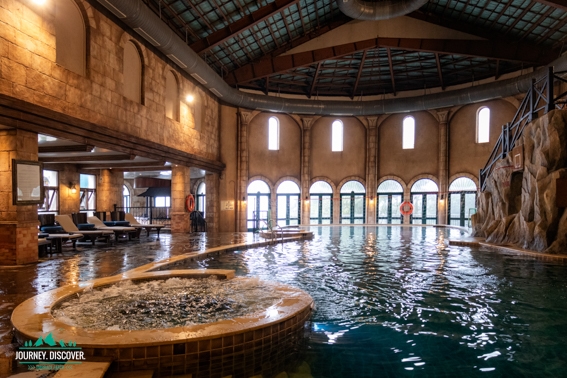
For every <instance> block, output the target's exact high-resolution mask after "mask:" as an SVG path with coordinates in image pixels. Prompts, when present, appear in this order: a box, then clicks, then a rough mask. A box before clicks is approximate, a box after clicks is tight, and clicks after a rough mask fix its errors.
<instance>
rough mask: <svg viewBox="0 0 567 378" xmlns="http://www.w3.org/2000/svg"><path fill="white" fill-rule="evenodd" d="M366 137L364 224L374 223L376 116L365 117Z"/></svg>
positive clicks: (376, 182) (376, 172) (376, 151)
mask: <svg viewBox="0 0 567 378" xmlns="http://www.w3.org/2000/svg"><path fill="white" fill-rule="evenodd" d="M366 119H367V120H368V129H367V131H366V132H367V138H366V224H376V203H377V198H376V189H377V188H378V128H377V121H378V118H377V117H367V118H366Z"/></svg>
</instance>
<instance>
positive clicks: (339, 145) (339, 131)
mask: <svg viewBox="0 0 567 378" xmlns="http://www.w3.org/2000/svg"><path fill="white" fill-rule="evenodd" d="M343 150H344V124H343V121H341V120H340V119H336V120H334V121H333V123H332V124H331V151H332V152H342V151H343Z"/></svg>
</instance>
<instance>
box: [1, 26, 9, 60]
mask: <svg viewBox="0 0 567 378" xmlns="http://www.w3.org/2000/svg"><path fill="white" fill-rule="evenodd" d="M0 27H1V26H0ZM0 56H1V57H7V56H8V41H7V40H5V39H4V38H0Z"/></svg>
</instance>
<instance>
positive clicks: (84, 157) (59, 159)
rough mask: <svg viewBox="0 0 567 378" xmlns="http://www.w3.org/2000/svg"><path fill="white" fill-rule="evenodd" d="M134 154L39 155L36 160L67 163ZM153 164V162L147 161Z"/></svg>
mask: <svg viewBox="0 0 567 378" xmlns="http://www.w3.org/2000/svg"><path fill="white" fill-rule="evenodd" d="M135 157H136V156H135V155H125V154H116V155H65V156H39V158H38V160H39V161H41V162H44V163H69V161H71V160H72V161H97V162H99V161H120V160H134V158H135ZM149 163H150V164H153V162H149Z"/></svg>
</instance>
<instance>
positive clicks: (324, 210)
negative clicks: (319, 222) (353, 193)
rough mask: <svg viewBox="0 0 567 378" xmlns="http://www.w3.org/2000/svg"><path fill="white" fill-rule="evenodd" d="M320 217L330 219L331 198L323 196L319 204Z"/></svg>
mask: <svg viewBox="0 0 567 378" xmlns="http://www.w3.org/2000/svg"><path fill="white" fill-rule="evenodd" d="M321 216H322V217H323V218H330V217H331V196H323V200H322V204H321Z"/></svg>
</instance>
